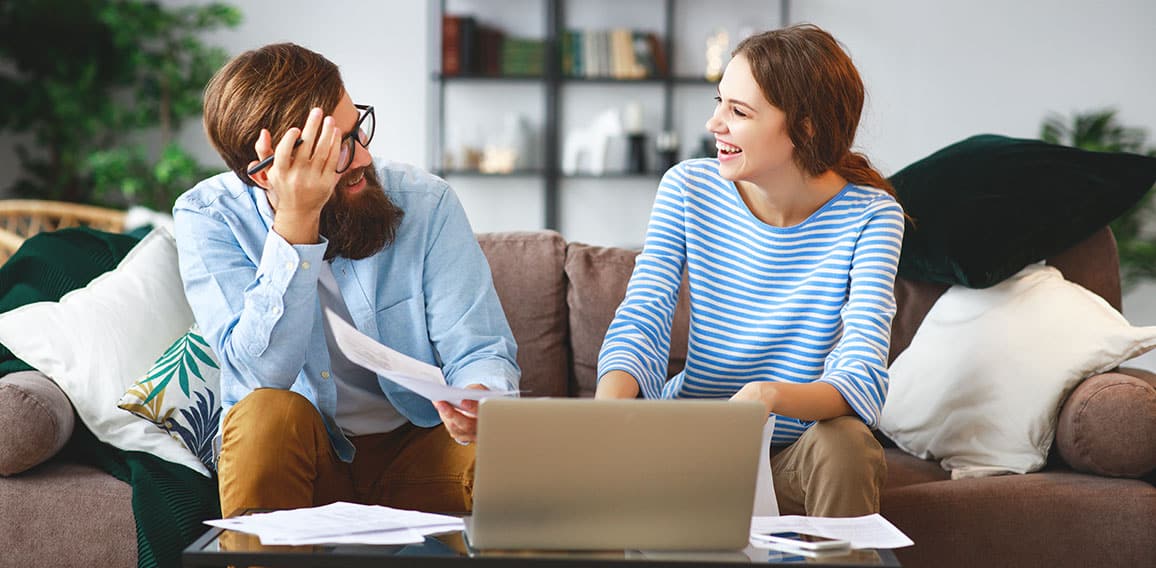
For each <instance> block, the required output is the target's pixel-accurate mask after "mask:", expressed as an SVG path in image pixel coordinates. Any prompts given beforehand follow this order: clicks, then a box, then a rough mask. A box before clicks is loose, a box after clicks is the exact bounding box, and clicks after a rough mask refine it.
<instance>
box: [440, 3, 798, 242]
mask: <svg viewBox="0 0 1156 568" xmlns="http://www.w3.org/2000/svg"><path fill="white" fill-rule="evenodd" d="M541 1H542V2H543V3H544V15H545V20H546V21H545V30H546V35H545V38H544V41H545V46H544V47H545V49H544V57H545V58H546V60H545V65H544V71H545V73H544V74H543V75H542V76H493V75H442V74H440V73H437V72H435V73H434V74H433V76H432V78H433V81H434V83H435V85H434V97H435V99H436V103H435V104H434V105H433V107H434V109H435V113H436V114H435V117H434V120H433V121H432V124H431V136H430V138H431V142H432V144H431V146H432V152H433V154H432V161H433V164H432V166H431V168H430V170H431V171H433V172H434V173H436V174H438V175H442V176H468V177H471V178H502V177H529V176H540V177H541V178H542V181H543V192H544V196H543V197H544V199H543V201H544V209H545V210H544V211H543V216H544V225H545V227H546V228H547V229H553V230H558V229H559V225H560V217H561V211H560V204H561V199H560V195H559V191H560V185H561V182H562V180H564V179H591V178H600V179H631V178H644V179H645V178H649V179H655V180H657V179H658V178H659V177H660V176H661V175H662V172H647V173H641V174H640V173H627V172H607V173H604V174H601V175H593V174H576V175H564V174H563V173H562V171H561V157H560V153H561V149H560V144H561V141H560V133H559V123H560V117H561V112H562V108H561V96H560V95H561V89H562V87H563V86H565V85H570V84H599V85H648V84H650V85H658V86H660V87H661V89H662V129H663V130H664V131H670V130H673V129H674V126H675V124H674V122H675V121H674V104H673V102H674V101H673V99H674V90H675V87H676V86H679V85H709V84H711V82H710V81H707V80H706V79H705V78H702V77H678V76H675V75H673V74H672V70H673V67H674V46H675V38H674V35H675V34H674V30H675V29H677V28H676V27H675V23H676V22H675V12H676V10H675V0H662V4H663V9H664V17H663V20H664V29H662V30H661V37H662V41H663V48H664V49H665V50H666V54H667V69H666V71H667V73H666V74H665V75H664V76H661V77H648V78H642V79H616V78H613V77H570V76H564V75H563V74H562V69H561V62H562V57H561V41H560V39H559V38H561V37H562V34H563V33H565V30H566V24H565V22H566V14H565V8H566V4H567V1H568V0H541ZM784 4H785V2H784ZM445 11H446V0H439V3H438V11H437V14H436V17H434V18H432V19H433V20H434V21H433V22H432V26H433V28H434V31H435V33H434V34H433V45H434V46H436V48H435V49H434V50H433V53H435V54H436V60H437V61H439V62H440V61H441V47H440V46H441V17H442V15H443V14H445ZM612 18H613V16H608V20H610V19H612ZM449 83H477V84H490V83H524V84H542V86H543V97H544V100H543V106H544V108H545V117H544V120H543V133H542V145H543V160H542V161H543V164H542V168H541V169H540V170H522V171H515V172H511V173H508V174H486V173H481V172H478V171H472V170H455V169H445V168H444V167H443V163H444V157H445V116H446V102H445V92H444V91H445V85H447V84H449Z"/></svg>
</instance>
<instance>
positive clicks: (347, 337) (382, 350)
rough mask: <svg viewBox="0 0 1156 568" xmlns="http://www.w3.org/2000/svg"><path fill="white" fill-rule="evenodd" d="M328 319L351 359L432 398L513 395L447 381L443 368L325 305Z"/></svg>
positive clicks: (455, 400)
mask: <svg viewBox="0 0 1156 568" xmlns="http://www.w3.org/2000/svg"><path fill="white" fill-rule="evenodd" d="M323 311H324V314H325V319H326V320H327V322H328V323H329V328H330V329H331V330H332V331H333V340H334V342H335V343H337V347H338V348H339V349H341V352H342V353H344V354H345V356H346V357H347V358H348V359H349V360H350V361H352V362H354V363H356V364H358V365H360V366H362V367H365V368H366V369H369V370H370V371H373V372H374V373H377V374H378V375H380V376H381V377H382V378H385V379H388V380H390V381H393V382H394V383H397V384H398V385H399V386H401V387H403V388H405V389H407V390H409V391H411V392H413V393H414V394H418V395H420V396H422V397H425V398H427V399H429V400H431V401H434V400H444V401H446V402H449V403H450V404H452V405H454V406H461V404H462V401H463V400H481V399H483V398H487V397H491V396H514V395H516V394H517V391H512V390H488V391H487V390H474V389H466V388H460V387H454V386H450V385H447V384H446V379H445V376H444V375H442V371H441V369H439V368H437V367H435V366H433V365H430V364H429V363H425V362H422V361H419V360H417V359H414V358H413V357H410V356H409V355H406V354H404V353H401V352H398V351H395V350H393V349H390V348H389V347H387V346H385V345H382V344H381V343H378V342H377V340H375V339H373V338H372V337H370V336H368V335H365V334H364V333H361V332H360V331H358V329H357V328H355V327H353V325H351V324H350V323H349V322H347V321H345V320H344V319H341V317H340V316H338V315H337V314H336V313H334V311H333V310H331V309H329V308H324V310H323Z"/></svg>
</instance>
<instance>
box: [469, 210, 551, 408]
mask: <svg viewBox="0 0 1156 568" xmlns="http://www.w3.org/2000/svg"><path fill="white" fill-rule="evenodd" d="M478 243H479V244H480V245H481V247H482V252H483V253H485V255H486V259H487V260H488V261H489V263H490V271H491V272H492V273H493V278H494V288H495V289H497V292H498V299H499V300H501V302H502V307H503V309H504V310H505V312H506V318H507V319H508V321H509V323H510V329H511V331H513V333H514V340H515V341H516V342H517V344H518V366H519V367H520V368H521V369H522V382H521V390H522V392H523V394H525V395H526V396H566V395H567V394H568V392H569V391H568V382H569V372H568V369H569V363H568V359H569V358H568V354H567V351H566V349H567V345H566V325H567V321H566V317H567V316H566V280H565V278H564V277H563V274H562V263H563V260H564V258H565V254H566V243H565V241H563V240H562V236H561V235H559V234H558V233H555V232H552V231H539V232H510V233H482V234H479V235H478Z"/></svg>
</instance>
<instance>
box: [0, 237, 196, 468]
mask: <svg viewBox="0 0 1156 568" xmlns="http://www.w3.org/2000/svg"><path fill="white" fill-rule="evenodd" d="M192 323H193V314H192V311H191V310H190V309H189V304H188V302H187V301H186V300H185V293H184V287H183V286H182V285H181V275H180V272H179V269H178V267H177V248H176V241H175V240H174V239H173V236H172V234H170V233H169V232H168V231H167V230H165V229H163V228H161V229H156V230H154V231H152V232H150V233H149V234H148V235H146V236H145V238H144V239H143V240H141V242H140V243H139V244H137V245H136V246H135V247H133V249H132V250H131V251H129V253H128V255H127V256H125V258H124V260H122V261H121V263H120V264H119V265H117V267H116V268H115V269H114V270H111V271H109V272H106V273H105V274H102V275H100V276H98V277H97V278H96V279H94V280H93V281H92V282H90V283H89V284H88V286H86V287H84V288H80V289H78V290H73V291H72V292H69V293H68V294H66V295H65V296H64V297H63V298H61V299H60V301H59V302H37V303H34V304H29V305H26V306H22V307H20V308H17V309H15V310H12V311H10V312H6V313H3V314H0V343H2V344H4V345H5V346H7V347H8V348H9V349H11V350H12V353H13V354H15V355H16V356H17V357H19V358H20V359H22V360H23V361H24V362H25V363H28V364H29V365H31V366H33V367H34V368H36V369H38V370H40V372H42V373H44V374H45V375H48V376H49V377H52V379H53V380H54V381H56V384H57V385H59V386H60V389H61V390H63V391H64V393H65V394H67V395H68V398H69V399H70V400H71V401H72V405H73V406H74V407H75V408H76V412H77V414H78V415H79V416H80V419H81V420H83V421H84V423H85V425H87V426H88V428H89V429H90V430H92V433H93V434H94V435H96V437H97V438H98V439H100V440H101V441H103V442H106V443H108V444H111V445H112V446H115V447H117V448H120V449H122V450H130V451H141V452H148V453H150V454H153V455H156V456H157V457H160V458H162V459H165V460H168V461H170V462H173V463H177V464H181V465H185V466H188V467H190V468H192V469H193V470H195V471H197V472H200V473H201V474H203V475H206V476H207V475H208V474H209V473H208V470H206V469H205V466H204V465H202V464H201V462H200V460H198V459H197V457H196V456H194V455H193V454H192V453H190V452H189V451H188V450H187V449H186V448H185V447H184V445H183V444H181V442H180V441H178V440H176V439H174V438H173V437H172V436H170V435H169V433H168V432H165V431H164V430H162V429H160V428H157V427H156V426H154V425H152V424H150V423H148V422H146V421H144V420H140V419H138V418H137V417H135V416H133V415H132V414H130V413H128V412H125V411H123V410H121V409H120V408H117V402H118V401H119V400H120V398H121V396H122V395H124V392H125V391H126V390H128V388H129V387H130V386H132V385H133V383H135V382H136V381H137V380H138V379H140V377H142V376H144V375H145V373H147V372H148V370H149V368H150V367H152V365H153V362H155V361H156V360H157V357H159V356H160V355H161V354H162V353H164V351H165V349H167V348H168V347H169V346H170V345H172V343H173V341H175V340H176V339H177V338H178V337H180V336H181V335H183V334H184V333H185V332H186V331H188V329H189V326H191V325H192Z"/></svg>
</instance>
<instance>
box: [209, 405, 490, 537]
mask: <svg viewBox="0 0 1156 568" xmlns="http://www.w3.org/2000/svg"><path fill="white" fill-rule="evenodd" d="M221 437H222V440H221V456H220V460H219V462H218V468H217V469H218V473H219V476H220V492H221V511H222V512H223V513H224V515H225V516H226V517H231V516H234V515H237V514H239V513H241V512H242V511H244V510H245V509H250V508H260V509H290V508H298V507H312V506H316V505H324V504H328V503H333V502H335V501H350V502H354V503H365V504H371V505H388V506H390V507H397V508H402V509H415V510H419V511H442V512H468V511H469V510H470V509H471V507H472V505H473V486H474V447H473V446H461V445H458V444H457V443H456V442H455V441H454V440H453V438H451V437H450V435H449V433H448V432H446V429H445V427H443V426H437V427H435V428H419V427H417V426H414V425H413V424H409V423H406V424H405V425H404V426H402V427H400V428H398V429H397V430H394V431H392V432H387V433H384V434H371V435H368V436H356V437H353V438H351V440H350V441H351V442H353V445H354V447H355V448H357V455H356V456H355V458H354V460H353V463H351V464H350V463H345V462H342V461H341V460H339V459H338V458H337V455H336V454H335V453H334V451H333V446H332V444H331V443H330V442H329V436H328V434H327V433H326V431H325V425H324V424H323V422H322V420H321V415H320V414H319V413H318V412H317V409H316V408H314V407H313V405H312V404H311V403H310V402H309V401H308V400H306V399H305V397H303V396H301V395H299V394H297V393H295V392H292V391H287V390H278V389H258V390H255V391H253V392H252V393H250V394H249V395H248V396H246V397H245V398H244V399H242V400H241V401H240V402H238V403H237V404H236V405H235V406H233V407H232V408H230V409H229V413H228V415H226V416H225V423H224V425H223V427H222V432H221Z"/></svg>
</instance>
